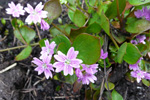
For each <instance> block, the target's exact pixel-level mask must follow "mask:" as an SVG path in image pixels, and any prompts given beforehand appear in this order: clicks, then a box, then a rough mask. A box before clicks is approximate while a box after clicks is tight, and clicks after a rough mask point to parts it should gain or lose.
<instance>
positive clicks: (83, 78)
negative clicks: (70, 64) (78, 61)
mask: <svg viewBox="0 0 150 100" xmlns="http://www.w3.org/2000/svg"><path fill="white" fill-rule="evenodd" d="M76 75H77V77H78V82H82V84H87V85H88V84H89V83H90V82H92V83H94V81H96V80H97V78H96V76H94V75H93V74H91V73H87V72H86V71H85V70H84V69H82V70H80V69H79V68H77V69H76Z"/></svg>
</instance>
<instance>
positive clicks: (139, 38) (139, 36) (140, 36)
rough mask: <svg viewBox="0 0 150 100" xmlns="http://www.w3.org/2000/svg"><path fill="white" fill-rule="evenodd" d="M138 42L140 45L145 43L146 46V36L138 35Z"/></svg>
mask: <svg viewBox="0 0 150 100" xmlns="http://www.w3.org/2000/svg"><path fill="white" fill-rule="evenodd" d="M136 38H137V40H138V43H143V44H145V41H144V40H145V39H146V36H145V35H138V36H136Z"/></svg>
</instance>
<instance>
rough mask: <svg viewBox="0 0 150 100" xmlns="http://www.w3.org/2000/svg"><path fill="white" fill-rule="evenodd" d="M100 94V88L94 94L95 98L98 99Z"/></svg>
mask: <svg viewBox="0 0 150 100" xmlns="http://www.w3.org/2000/svg"><path fill="white" fill-rule="evenodd" d="M99 94H100V90H97V91H96V92H95V93H94V95H93V100H98V98H99Z"/></svg>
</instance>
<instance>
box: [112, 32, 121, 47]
mask: <svg viewBox="0 0 150 100" xmlns="http://www.w3.org/2000/svg"><path fill="white" fill-rule="evenodd" d="M110 39H111V40H112V41H113V43H114V45H115V46H116V48H117V49H119V46H118V44H117V43H116V41H115V40H114V38H113V36H112V34H111V33H110Z"/></svg>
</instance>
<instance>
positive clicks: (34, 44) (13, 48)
mask: <svg viewBox="0 0 150 100" xmlns="http://www.w3.org/2000/svg"><path fill="white" fill-rule="evenodd" d="M36 45H39V43H33V44H30V46H36ZM27 46H28V45H22V46H17V47H12V48H7V49H2V50H0V52H4V51H9V50H15V49H19V48H25V47H27Z"/></svg>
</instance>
